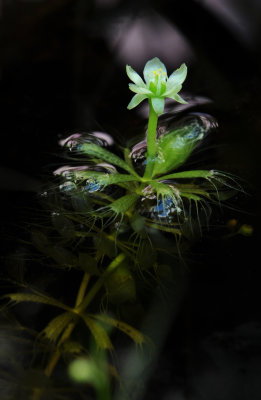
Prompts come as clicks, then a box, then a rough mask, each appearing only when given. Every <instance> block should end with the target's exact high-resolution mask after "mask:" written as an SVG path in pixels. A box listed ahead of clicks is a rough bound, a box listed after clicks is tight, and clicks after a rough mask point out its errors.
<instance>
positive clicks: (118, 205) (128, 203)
mask: <svg viewBox="0 0 261 400" xmlns="http://www.w3.org/2000/svg"><path fill="white" fill-rule="evenodd" d="M138 199H139V195H137V194H135V193H133V194H126V195H125V196H122V197H120V198H119V199H117V200H115V201H113V202H112V203H111V204H110V205H109V206H107V207H106V208H109V209H110V210H111V211H113V212H114V213H115V214H117V215H118V214H122V215H124V214H125V213H126V212H127V211H128V210H129V209H130V208H131V207H132V206H134V204H135V203H136V201H137V200H138Z"/></svg>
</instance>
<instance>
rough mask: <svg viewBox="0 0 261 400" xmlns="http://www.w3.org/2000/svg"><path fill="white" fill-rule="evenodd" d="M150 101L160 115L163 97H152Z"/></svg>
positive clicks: (163, 102)
mask: <svg viewBox="0 0 261 400" xmlns="http://www.w3.org/2000/svg"><path fill="white" fill-rule="evenodd" d="M151 103H152V107H153V109H154V111H155V112H156V113H157V114H158V115H160V114H162V113H163V111H164V105H165V99H164V98H162V97H152V98H151Z"/></svg>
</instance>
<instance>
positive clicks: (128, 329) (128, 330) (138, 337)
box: [93, 314, 148, 344]
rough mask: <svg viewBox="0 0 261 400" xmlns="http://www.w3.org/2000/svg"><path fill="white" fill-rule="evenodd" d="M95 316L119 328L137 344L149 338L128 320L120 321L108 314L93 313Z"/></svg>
mask: <svg viewBox="0 0 261 400" xmlns="http://www.w3.org/2000/svg"><path fill="white" fill-rule="evenodd" d="M93 317H94V318H96V319H98V320H100V321H102V322H105V323H106V324H108V325H111V326H114V327H115V328H117V329H119V330H120V331H122V332H123V333H125V334H126V335H128V336H129V337H130V338H131V339H132V340H133V341H134V342H135V343H137V344H143V343H145V342H147V340H148V339H147V338H146V336H145V335H143V334H142V333H141V332H140V331H138V330H137V329H135V328H133V327H132V326H131V325H129V324H127V323H126V322H122V321H119V320H117V319H115V318H112V317H109V316H108V315H106V314H96V315H93Z"/></svg>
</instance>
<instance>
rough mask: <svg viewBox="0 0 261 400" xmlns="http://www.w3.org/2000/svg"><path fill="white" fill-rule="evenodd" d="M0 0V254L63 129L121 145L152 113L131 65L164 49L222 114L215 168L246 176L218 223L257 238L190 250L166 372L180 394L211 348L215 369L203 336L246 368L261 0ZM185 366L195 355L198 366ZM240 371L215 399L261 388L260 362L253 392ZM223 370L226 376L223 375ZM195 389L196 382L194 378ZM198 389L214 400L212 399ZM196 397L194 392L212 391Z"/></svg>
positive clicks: (255, 259) (256, 230)
mask: <svg viewBox="0 0 261 400" xmlns="http://www.w3.org/2000/svg"><path fill="white" fill-rule="evenodd" d="M0 4H1V9H0V13H1V14H0V23H1V28H0V48H1V55H0V57H1V70H0V102H1V105H0V110H1V118H0V133H1V169H0V189H1V192H0V193H1V200H2V206H1V222H2V228H1V232H2V235H1V236H2V239H1V241H2V243H3V244H4V251H3V254H4V253H5V249H11V248H12V244H10V240H7V239H10V238H13V239H15V238H16V237H18V236H19V235H20V233H21V232H20V222H21V223H22V221H23V220H24V218H25V217H26V216H27V212H28V211H27V212H25V210H28V209H30V210H31V211H29V213H30V215H31V214H32V209H34V208H35V209H37V207H38V203H37V198H36V195H35V190H36V189H37V188H38V187H39V185H40V183H39V182H41V181H44V180H45V179H46V177H48V174H51V171H52V170H53V169H54V168H56V166H57V165H59V163H62V161H61V160H59V157H57V154H59V152H60V150H59V147H58V144H57V143H58V140H59V138H61V137H63V136H66V135H68V134H70V133H72V132H77V131H78V130H81V131H82V130H83V131H88V130H99V131H105V132H108V133H110V134H112V135H114V136H115V137H116V138H117V140H118V141H119V142H121V143H122V144H124V141H125V140H126V139H128V138H130V137H131V136H132V134H133V132H135V133H137V130H138V127H139V126H140V125H139V124H142V123H143V122H144V117H143V115H142V114H141V112H139V110H138V108H137V109H135V110H133V111H128V110H127V109H126V106H127V104H128V102H129V100H130V98H131V93H130V92H129V90H128V78H127V76H126V74H125V65H126V64H130V65H131V66H132V67H133V68H134V69H136V70H137V71H138V72H142V68H143V66H144V64H145V62H146V61H147V60H148V59H150V58H153V57H155V56H158V57H159V58H160V59H161V60H162V61H163V62H164V63H165V65H166V66H167V68H168V71H169V72H172V70H173V69H174V68H177V67H179V65H180V64H181V63H182V62H186V64H187V66H188V77H187V80H186V82H185V84H184V95H185V96H191V97H192V98H193V97H197V99H198V98H199V97H200V98H207V99H209V100H211V102H206V104H202V105H201V106H200V105H196V106H195V107H194V109H195V110H196V111H203V112H208V113H210V114H212V115H213V116H214V117H215V118H217V120H218V123H219V129H218V130H217V131H216V132H215V133H213V142H214V143H215V144H216V145H217V147H216V151H215V165H218V167H219V169H221V170H226V171H229V172H231V173H234V174H236V175H237V176H240V177H241V178H242V179H243V180H244V183H243V185H244V187H245V188H246V191H247V192H248V193H249V194H248V195H246V196H242V195H240V196H238V198H237V201H235V202H234V204H233V208H232V209H228V210H226V211H225V212H224V213H223V214H222V216H221V220H220V223H221V224H224V225H225V224H226V223H227V221H228V220H229V219H236V220H237V221H238V224H239V225H240V224H241V225H242V224H248V225H251V226H252V227H253V235H252V236H251V237H245V236H242V235H237V236H235V237H234V238H232V239H230V240H229V241H227V240H225V241H221V240H217V239H213V238H212V239H209V238H208V237H207V238H205V239H202V240H201V241H200V242H199V243H198V244H197V246H196V248H195V249H193V251H194V253H195V257H196V258H195V259H196V262H195V264H196V265H197V266H198V269H196V268H195V266H194V267H193V269H192V273H191V278H190V281H191V282H190V289H189V291H188V294H187V297H186V300H185V301H184V304H183V306H182V308H181V310H180V315H179V317H178V321H174V322H173V327H172V331H171V332H170V333H169V338H168V339H167V342H166V345H165V347H166V348H170V347H171V346H172V345H173V339H172V338H173V332H174V331H175V334H176V336H175V340H177V341H180V342H179V343H181V344H180V346H177V345H176V350H173V353H172V355H171V357H169V358H165V359H164V358H163V360H164V362H163V361H162V362H163V364H164V365H165V369H164V368H163V371H164V372H162V374H163V375H164V377H165V378H162V379H163V381H164V379H165V380H166V382H168V381H171V380H173V376H174V375H175V374H174V375H171V376H169V375H168V373H169V372H168V373H167V372H166V371H167V370H168V371H170V370H173V364H175V365H176V366H175V367H174V370H175V371H176V375H175V376H182V377H183V378H182V379H184V382H183V381H182V382H181V381H179V382H176V385H177V387H180V392H179V393H180V396H181V397H179V399H183V398H184V397H182V396H184V393H183V391H184V390H185V389H184V388H186V387H190V386H191V385H192V386H193V379H192V383H191V381H189V382H187V381H186V379H185V377H186V376H192V377H193V376H195V375H197V374H195V372H194V371H201V367H202V370H203V369H204V366H205V365H207V363H208V362H210V361H209V359H211V360H212V361H211V362H212V364H213V363H214V365H215V368H216V367H217V366H216V364H217V365H219V364H218V362H216V360H217V359H219V358H218V356H215V354H214V356H213V353H211V351H209V348H208V346H207V345H205V347H204V343H206V342H204V340H210V339H209V338H212V339H213V337H214V338H216V336H215V335H217V337H218V339H217V342H215V343H217V344H216V346H217V348H218V349H219V350H218V354H219V355H220V354H221V355H222V354H223V359H224V360H225V361H224V364H222V362H221V367H220V369H221V370H225V371H227V369H226V368H228V369H229V367H227V365H228V364H229V362H231V357H232V358H233V357H234V358H233V362H234V364H233V362H232V364H231V365H233V366H234V367H231V370H233V371H235V369H237V368H238V366H239V365H240V366H241V367H240V368H241V370H244V368H245V370H247V368H248V370H249V368H250V367H249V365H250V364H251V363H252V364H253V362H252V361H253V354H254V353H255V354H260V343H261V342H260V340H259V339H260V337H261V328H260V300H261V297H260V275H261V274H260V272H259V268H260V260H259V259H260V251H259V246H260V244H259V239H260V213H259V207H260V187H259V178H260V174H261V169H260V162H259V159H260V147H261V146H260V134H261V113H260V106H261V96H260V93H261V90H260V89H261V75H260V67H261V50H260V49H261V34H260V33H261V32H260V29H261V28H260V27H261V4H260V2H258V1H255V0H249V1H243V0H241V1H240V0H238V1H236V0H226V1H225V0H223V1H215V0H208V1H196V0H195V1H193V0H182V1H171V0H169V1H167V0H161V1H144V0H139V1H135V0H134V1H131V2H126V1H121V0H96V1H94V0H89V1H84V0H74V1H70V0H51V1H18V0H17V1H4V0H2V2H1V3H0ZM202 103H205V102H204V101H202ZM238 210H239V211H238ZM11 242H12V243H13V242H14V240H12V241H11ZM242 326H243V328H242ZM244 327H246V328H244ZM241 328H242V329H243V332H244V333H243V334H242V329H241ZM240 329H241V330H240ZM244 329H245V330H244ZM238 332H241V333H238ZM213 335H214V336H213ZM218 335H219V336H218ZM220 335H221V336H220ZM222 335H223V336H222ZM220 337H221V339H220ZM238 337H240V338H241V339H238ZM242 337H243V339H242ZM222 338H223V339H222ZM224 338H225V339H224ZM257 338H258V340H257ZM212 339H211V340H212ZM213 340H214V339H213ZM202 343H203V345H202ZM207 343H209V342H207ZM242 343H244V344H242ZM202 346H203V348H204V349H203V350H202ZM226 346H227V347H226ZM174 347H175V346H174ZM206 347H207V350H206ZM210 347H211V346H210ZM177 348H182V351H181V352H178V351H177ZM224 348H229V349H230V350H228V353H226V351H225V350H224V351H223V350H221V349H224ZM253 348H254V350H253ZM212 349H213V346H212ZM222 351H223V353H222ZM240 351H241V353H240V354H243V355H242V357H243V360H244V362H243V361H242V357H241V358H237V356H238V352H240ZM231 352H232V356H231ZM163 354H164V353H163ZM206 354H207V355H206ZM209 354H212V356H210V355H209ZM224 354H225V355H224ZM227 354H229V356H228V355H227ZM175 357H176V358H175ZM226 357H227V358H229V357H230V358H229V360H230V361H226V360H227V358H226ZM221 358H222V356H221ZM177 359H179V362H178V363H175V361H173V360H177ZM170 360H171V361H170ZM213 360H214V361H213ZM246 360H247V361H246ZM258 360H259V361H256V359H255V362H256V364H255V368H254V367H253V365H252V364H251V368H253V370H255V371H260V370H261V361H260V357H259V358H258ZM169 363H171V366H172V369H171V368H170V367H169ZM212 364H211V365H212ZM242 364H243V367H242ZM177 365H178V366H177ZM187 365H192V367H191V368H192V373H190V372H188V368H187ZM229 365H230V364H229ZM213 368H214V367H213ZM215 368H214V370H215V371H216V369H215ZM217 368H218V367H217ZM258 368H259V369H258ZM183 369H184V371H185V372H184V371H183ZM231 370H230V369H229V371H230V372H231ZM241 370H240V371H241ZM177 371H178V373H177ZM181 371H183V372H184V373H183V372H182V373H181ZM251 371H252V370H251ZM158 372H159V371H158ZM230 372H228V373H227V374H228V375H229V373H230ZM198 373H199V372H198ZM241 373H242V374H243V375H244V374H245V375H244V376H245V377H246V375H247V372H244V371H243V372H242V371H241V372H239V375H236V377H234V376H231V380H229V381H228V385H229V384H230V383H231V382H232V381H233V379H235V381H236V385H235V387H236V388H237V390H238V391H236V394H235V393H234V392H233V394H231V395H230V397H226V394H222V393H223V392H222V393H221V394H220V395H217V397H215V399H221V398H222V399H226V398H228V399H234V398H235V399H241V398H242V399H243V398H251V400H253V398H254V399H255V398H260V393H261V392H259V391H258V389H257V388H256V386H255V382H254V378H253V376H254V373H253V372H249V373H248V375H247V376H248V378H247V379H246V378H245V379H246V381H247V382H252V381H251V379H252V380H253V382H252V383H251V384H250V383H248V385H247V384H246V387H247V389H246V390H248V392H247V396H246V397H240V396H243V394H242V391H241V390H239V389H238V388H239V387H241V386H240V385H241V384H242V379H241V375H240V374H241ZM221 375H222V374H221ZM243 375H242V376H243ZM160 376H161V375H160V373H158V374H157V377H160ZM216 376H217V375H216ZM218 376H219V375H218ZM222 376H223V375H222ZM249 376H251V379H250V378H249ZM158 379H160V378H158ZM180 379H181V378H180ZM211 379H214V378H213V377H210V378H209V380H211ZM218 379H219V381H218ZM209 380H208V379H206V381H207V382H209ZM199 381H200V380H199ZM217 381H218V382H221V386H223V387H227V386H226V385H227V383H226V382H225V381H224V380H222V378H220V377H219V378H217ZM155 382H156V383H155V387H154V389H153V390H155V393H157V390H159V391H160V390H162V380H161V381H160V382H158V383H157V379H156V380H155ZM166 382H165V383H166ZM200 382H201V381H200ZM233 382H234V381H233ZM215 383H217V382H216V381H215ZM201 384H202V385H203V386H204V384H203V383H201ZM231 385H232V384H231ZM152 386H153V385H152ZM217 386H219V387H220V385H218V384H217ZM232 386H233V385H232ZM159 387H160V388H161V389H159ZM233 387H234V386H233ZM193 388H194V389H193V390H194V391H195V393H198V392H197V385H196V389H195V385H194V387H193ZM204 388H205V389H202V390H203V392H204V390H205V392H204V393H207V394H208V396H210V397H208V399H212V398H213V399H214V397H212V395H211V391H210V392H207V390H208V389H206V386H204ZM249 388H251V390H252V392H251V391H250V392H249V390H250V389H249ZM253 388H256V389H255V390H254V389H253ZM191 390H192V389H191ZM193 390H192V391H193ZM231 390H232V391H233V389H231ZM235 390H236V389H235ZM199 392H200V390H199ZM175 393H176V392H175ZM256 393H259V397H255V395H256ZM250 394H251V396H252V397H251V396H249V395H250ZM158 396H160V393H158ZM166 396H167V395H166ZM176 396H178V395H177V393H176ZM195 396H196V395H195ZM198 396H199V397H191V398H193V399H194V398H195V399H201V398H202V399H204V398H205V397H204V396H203V395H202V396H203V397H200V395H198ZM222 396H223V397H222ZM257 396H258V395H257ZM158 398H159V397H158ZM162 398H166V399H167V398H168V399H172V398H173V397H162ZM176 398H177V399H178V397H176ZM188 398H190V397H188Z"/></svg>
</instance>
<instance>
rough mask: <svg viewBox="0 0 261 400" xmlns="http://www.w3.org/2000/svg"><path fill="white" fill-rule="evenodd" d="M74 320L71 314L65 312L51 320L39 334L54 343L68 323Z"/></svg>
mask: <svg viewBox="0 0 261 400" xmlns="http://www.w3.org/2000/svg"><path fill="white" fill-rule="evenodd" d="M74 318H75V315H74V314H72V313H71V312H65V313H62V314H60V315H58V316H57V317H55V318H53V319H52V320H51V321H50V322H49V323H48V325H47V326H46V327H45V328H44V329H43V331H42V332H41V334H42V335H43V336H44V337H46V338H47V339H48V340H50V341H51V342H54V343H56V342H57V340H58V339H59V337H60V335H61V334H62V333H63V331H64V330H65V329H66V328H67V326H68V325H69V323H70V322H71V321H72V320H73V319H74Z"/></svg>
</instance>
